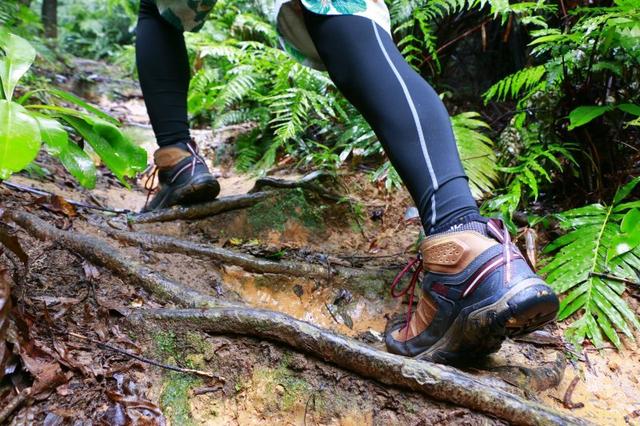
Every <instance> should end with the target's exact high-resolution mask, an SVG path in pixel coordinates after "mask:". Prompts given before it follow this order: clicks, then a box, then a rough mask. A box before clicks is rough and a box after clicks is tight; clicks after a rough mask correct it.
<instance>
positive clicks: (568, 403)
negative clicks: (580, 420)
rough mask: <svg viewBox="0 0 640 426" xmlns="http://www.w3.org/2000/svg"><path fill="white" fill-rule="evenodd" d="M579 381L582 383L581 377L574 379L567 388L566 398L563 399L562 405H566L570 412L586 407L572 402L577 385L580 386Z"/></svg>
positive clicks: (580, 403)
mask: <svg viewBox="0 0 640 426" xmlns="http://www.w3.org/2000/svg"><path fill="white" fill-rule="evenodd" d="M579 381H580V377H579V376H576V377H574V378H573V380H572V381H571V383H570V384H569V387H567V391H566V392H565V393H564V398H562V405H564V407H565V408H568V409H569V410H574V409H576V408H582V407H584V404H583V403H582V402H578V403H575V402H571V395H573V391H574V390H575V388H576V385H577V384H578V382H579Z"/></svg>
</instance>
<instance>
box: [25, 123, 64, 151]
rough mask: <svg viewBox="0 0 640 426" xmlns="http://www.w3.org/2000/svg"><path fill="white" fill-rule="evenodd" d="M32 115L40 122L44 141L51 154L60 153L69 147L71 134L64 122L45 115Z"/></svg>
mask: <svg viewBox="0 0 640 426" xmlns="http://www.w3.org/2000/svg"><path fill="white" fill-rule="evenodd" d="M32 117H33V118H35V119H36V121H37V122H38V126H39V127H40V136H41V137H42V142H44V144H45V145H46V147H47V151H48V152H49V154H51V155H58V154H60V153H61V152H62V151H63V150H65V149H66V148H67V145H68V144H69V135H68V134H67V131H66V130H64V128H63V127H62V124H60V123H59V122H58V121H57V120H54V119H53V118H49V117H45V116H44V115H36V114H32Z"/></svg>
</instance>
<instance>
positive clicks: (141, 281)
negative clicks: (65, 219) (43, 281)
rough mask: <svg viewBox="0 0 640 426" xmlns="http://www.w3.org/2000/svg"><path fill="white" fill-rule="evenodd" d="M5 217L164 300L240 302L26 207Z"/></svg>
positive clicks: (193, 304) (203, 304) (200, 303)
mask: <svg viewBox="0 0 640 426" xmlns="http://www.w3.org/2000/svg"><path fill="white" fill-rule="evenodd" d="M3 218H5V219H10V220H12V221H13V222H15V223H16V224H18V225H19V226H20V227H21V228H23V229H24V230H25V231H27V232H28V233H29V234H30V235H32V236H33V237H35V238H38V239H40V240H53V241H56V242H57V243H58V244H60V245H61V246H63V247H64V248H66V249H67V250H70V251H72V252H74V253H76V254H79V255H81V256H82V257H84V258H86V259H87V260H89V261H90V262H92V263H95V264H96V265H100V266H103V267H105V268H107V269H109V270H110V271H111V272H113V273H114V274H116V275H117V276H119V277H120V278H121V279H122V280H123V281H125V282H126V283H131V284H134V285H139V286H141V287H142V288H144V289H145V290H146V291H148V292H149V293H152V294H153V295H155V296H157V297H159V298H160V299H163V300H165V301H171V302H174V303H176V304H177V305H179V306H182V307H188V308H203V307H213V306H237V304H233V303H230V302H227V301H223V300H219V299H216V298H214V297H212V296H210V295H208V294H204V293H201V292H199V291H196V290H193V289H190V288H188V287H186V286H185V285H182V284H180V283H178V282H175V281H173V280H170V279H168V278H166V277H165V276H164V275H162V274H160V273H159V272H156V271H154V270H152V269H150V268H147V267H146V266H143V265H140V264H139V263H137V262H134V261H132V260H129V259H127V257H126V256H125V255H124V254H123V253H122V252H121V251H120V250H117V249H115V248H113V247H112V246H110V245H109V244H107V243H106V242H104V241H102V240H101V239H98V238H95V237H91V236H88V235H84V234H80V233H78V232H73V231H63V230H61V229H58V228H56V227H55V226H52V225H50V224H48V223H47V222H45V221H44V220H42V219H40V218H39V217H37V216H35V215H33V214H31V213H26V212H23V211H16V210H10V211H5V212H4V215H3Z"/></svg>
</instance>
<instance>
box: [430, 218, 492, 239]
mask: <svg viewBox="0 0 640 426" xmlns="http://www.w3.org/2000/svg"><path fill="white" fill-rule="evenodd" d="M487 222H488V219H487V218H485V217H483V216H481V215H480V214H477V213H474V214H470V215H467V216H463V217H460V218H458V219H455V220H453V221H450V222H447V223H444V224H440V225H438V226H434V227H433V228H431V229H430V232H429V235H428V237H434V236H439V237H440V236H442V235H447V234H452V233H455V232H462V231H475V232H477V233H479V234H480V235H483V236H485V237H486V236H488V232H487Z"/></svg>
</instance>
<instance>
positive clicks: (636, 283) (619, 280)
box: [589, 272, 640, 286]
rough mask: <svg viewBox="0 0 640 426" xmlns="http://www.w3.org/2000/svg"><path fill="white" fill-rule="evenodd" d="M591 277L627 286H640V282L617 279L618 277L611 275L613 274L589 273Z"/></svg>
mask: <svg viewBox="0 0 640 426" xmlns="http://www.w3.org/2000/svg"><path fill="white" fill-rule="evenodd" d="M589 276H590V277H599V278H606V279H608V280H611V281H618V282H621V283H625V284H633V285H637V286H640V282H637V281H633V280H630V279H628V278H622V277H617V276H615V275H611V274H603V273H601V272H589Z"/></svg>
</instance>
